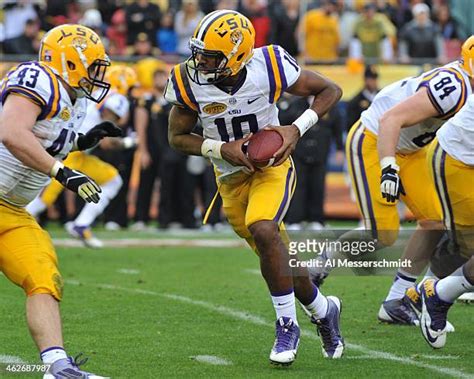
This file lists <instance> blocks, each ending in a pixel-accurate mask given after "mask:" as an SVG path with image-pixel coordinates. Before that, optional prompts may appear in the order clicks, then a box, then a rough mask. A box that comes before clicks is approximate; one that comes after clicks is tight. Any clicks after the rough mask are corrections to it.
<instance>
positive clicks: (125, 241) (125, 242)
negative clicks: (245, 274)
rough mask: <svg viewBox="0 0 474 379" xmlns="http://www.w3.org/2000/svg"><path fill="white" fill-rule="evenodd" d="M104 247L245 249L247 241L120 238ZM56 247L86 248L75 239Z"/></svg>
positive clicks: (61, 241)
mask: <svg viewBox="0 0 474 379" xmlns="http://www.w3.org/2000/svg"><path fill="white" fill-rule="evenodd" d="M103 242H104V247H106V248H107V247H116V248H126V247H245V246H247V244H246V243H245V241H242V240H238V239H222V240H216V239H189V240H186V239H179V238H150V239H143V238H118V239H104V240H103ZM53 244H54V246H55V247H84V244H83V243H82V241H79V240H77V239H74V238H53Z"/></svg>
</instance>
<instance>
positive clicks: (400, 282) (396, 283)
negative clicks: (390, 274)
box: [385, 270, 416, 301]
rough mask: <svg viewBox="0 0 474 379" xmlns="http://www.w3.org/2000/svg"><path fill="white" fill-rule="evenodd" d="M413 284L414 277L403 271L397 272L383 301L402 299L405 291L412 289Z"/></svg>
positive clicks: (414, 281)
mask: <svg viewBox="0 0 474 379" xmlns="http://www.w3.org/2000/svg"><path fill="white" fill-rule="evenodd" d="M415 283H416V276H415V275H412V274H409V273H407V272H405V271H403V270H398V272H397V275H395V279H394V280H393V283H392V287H390V291H389V293H388V295H387V297H386V298H385V301H389V300H394V299H401V298H403V296H405V292H406V291H407V289H408V288H410V287H413V286H414V285H415Z"/></svg>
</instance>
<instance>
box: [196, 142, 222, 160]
mask: <svg viewBox="0 0 474 379" xmlns="http://www.w3.org/2000/svg"><path fill="white" fill-rule="evenodd" d="M223 144H225V142H223V141H216V140H213V139H205V140H204V141H203V143H202V145H201V154H202V156H203V157H206V158H217V159H222V155H221V147H222V145H223Z"/></svg>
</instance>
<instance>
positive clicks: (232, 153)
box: [168, 105, 255, 172]
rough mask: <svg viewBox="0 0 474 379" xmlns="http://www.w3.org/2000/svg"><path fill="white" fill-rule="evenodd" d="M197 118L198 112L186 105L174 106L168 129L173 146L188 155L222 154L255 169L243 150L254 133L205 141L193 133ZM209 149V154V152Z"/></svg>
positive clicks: (238, 163)
mask: <svg viewBox="0 0 474 379" xmlns="http://www.w3.org/2000/svg"><path fill="white" fill-rule="evenodd" d="M197 119H198V116H197V113H196V112H194V111H191V110H188V109H186V108H184V107H179V106H176V105H175V106H173V108H172V109H171V112H170V118H169V130H168V140H169V143H170V146H171V147H173V148H174V149H176V150H178V151H181V152H182V153H184V154H188V155H203V156H210V155H211V154H217V155H220V158H223V159H225V160H226V161H228V162H229V163H231V164H233V165H235V166H245V167H247V169H248V170H250V172H254V171H255V168H254V166H253V165H252V163H251V162H250V161H249V159H248V158H247V156H246V155H245V154H244V152H243V150H242V146H243V145H244V144H245V143H246V142H247V141H248V140H249V138H250V137H251V136H252V134H249V135H247V136H245V137H244V138H242V139H239V140H237V141H232V142H227V143H224V142H221V141H211V140H206V142H205V140H204V138H203V137H201V136H198V135H196V134H193V133H192V130H193V128H194V125H196V122H197ZM206 144H209V146H206ZM208 149H209V152H210V153H209V154H207V150H208ZM203 150H205V151H203ZM216 157H218V156H216Z"/></svg>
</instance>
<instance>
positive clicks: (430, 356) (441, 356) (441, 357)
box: [420, 354, 461, 361]
mask: <svg viewBox="0 0 474 379" xmlns="http://www.w3.org/2000/svg"><path fill="white" fill-rule="evenodd" d="M420 358H423V359H431V360H434V361H435V360H443V359H446V360H452V359H459V358H461V357H460V356H459V355H429V354H421V355H420Z"/></svg>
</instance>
